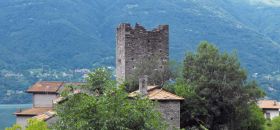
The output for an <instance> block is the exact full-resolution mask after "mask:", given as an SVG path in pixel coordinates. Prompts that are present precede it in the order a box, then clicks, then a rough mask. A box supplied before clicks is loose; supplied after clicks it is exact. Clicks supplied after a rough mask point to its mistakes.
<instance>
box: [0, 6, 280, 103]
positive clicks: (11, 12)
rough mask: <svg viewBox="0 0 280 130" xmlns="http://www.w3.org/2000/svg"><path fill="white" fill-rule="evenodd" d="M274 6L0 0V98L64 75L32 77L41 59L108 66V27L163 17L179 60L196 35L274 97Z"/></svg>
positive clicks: (149, 23)
mask: <svg viewBox="0 0 280 130" xmlns="http://www.w3.org/2000/svg"><path fill="white" fill-rule="evenodd" d="M279 5H280V4H279V2H278V3H277V1H276V0H275V1H274V0H269V1H268V0H172V1H170V0H152V1H151V0H141V1H140V0H91V1H90V0H47V1H46V0H2V1H0V46H1V47H0V70H1V73H0V81H1V83H0V89H1V90H4V91H1V93H2V92H3V93H4V94H0V95H1V96H3V95H4V97H1V98H0V99H2V100H5V101H0V102H11V101H15V102H18V101H22V100H21V99H22V98H19V97H21V96H15V95H14V94H12V95H9V94H8V92H7V90H18V91H22V90H25V89H26V87H28V85H30V84H32V83H34V82H35V81H36V80H40V79H43V80H44V79H52V80H66V79H67V78H66V79H65V76H64V77H63V76H62V78H60V77H59V76H58V77H57V76H56V78H53V77H51V78H50V77H49V76H48V75H45V76H41V77H40V76H37V75H35V76H34V75H33V72H34V69H38V68H44V66H47V68H48V70H52V73H56V72H57V73H59V72H60V71H63V72H65V71H69V69H76V68H91V67H92V66H93V65H106V66H114V62H115V60H114V57H115V30H116V27H117V26H118V24H119V23H122V22H126V23H132V24H134V23H136V22H139V23H140V24H142V25H143V26H145V27H148V28H149V29H151V28H153V27H156V26H157V25H159V24H169V25H170V55H171V58H172V59H177V60H182V59H183V57H184V55H185V53H186V51H193V50H194V49H195V48H196V47H197V44H198V43H199V42H200V41H202V40H207V41H209V42H212V43H215V44H216V45H217V46H218V47H219V48H220V49H221V50H223V51H233V50H236V51H237V52H238V55H239V57H240V59H241V63H242V64H243V65H244V66H245V67H246V68H247V69H248V70H249V72H250V74H254V75H253V76H254V77H255V78H257V79H261V80H262V79H263V80H264V82H263V81H262V82H263V83H264V84H268V86H266V85H264V87H265V89H266V90H267V91H271V92H272V93H270V94H272V96H273V97H278V96H277V95H275V94H274V93H276V92H278V90H280V87H279V88H277V87H276V86H275V85H272V84H271V83H270V81H271V79H273V78H274V79H275V82H276V83H277V81H278V80H277V76H278V70H279V62H280V56H279V55H280V31H279V30H280V24H279V23H280V6H279ZM31 70H32V71H31ZM7 73H8V74H14V76H9V75H8V77H7ZM31 73H32V74H31ZM42 73H43V72H42ZM267 76H271V77H269V78H267ZM273 76H276V77H273ZM18 77H20V78H18ZM265 79H269V81H265ZM68 80H70V79H68ZM7 94H8V95H7ZM5 95H6V96H5ZM17 95H21V92H18V94H17ZM14 97H17V98H14ZM279 97H280V96H279Z"/></svg>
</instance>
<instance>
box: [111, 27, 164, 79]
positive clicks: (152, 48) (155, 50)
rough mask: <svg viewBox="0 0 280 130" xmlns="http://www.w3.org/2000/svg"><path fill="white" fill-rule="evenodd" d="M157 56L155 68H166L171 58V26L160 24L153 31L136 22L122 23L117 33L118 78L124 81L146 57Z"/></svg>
mask: <svg viewBox="0 0 280 130" xmlns="http://www.w3.org/2000/svg"><path fill="white" fill-rule="evenodd" d="M151 58H153V59H154V58H155V60H156V61H157V62H154V63H153V64H155V65H154V69H164V65H165V64H166V63H167V62H168V60H169V27H168V25H159V27H158V28H155V29H153V30H151V31H149V30H146V29H145V28H144V27H143V26H140V25H139V24H136V25H135V27H134V28H133V27H132V26H131V25H130V24H126V23H123V24H120V25H119V27H118V28H117V34H116V78H117V81H119V82H122V81H124V80H127V78H128V77H130V76H131V75H132V74H133V71H134V70H135V68H136V67H137V66H138V65H140V64H141V62H143V61H144V60H145V59H151Z"/></svg>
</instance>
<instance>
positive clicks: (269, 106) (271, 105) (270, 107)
mask: <svg viewBox="0 0 280 130" xmlns="http://www.w3.org/2000/svg"><path fill="white" fill-rule="evenodd" d="M258 106H259V107H260V108H261V109H262V111H263V114H264V117H265V118H266V119H270V120H272V119H273V118H275V117H278V116H279V114H280V104H279V102H277V101H276V100H260V101H258Z"/></svg>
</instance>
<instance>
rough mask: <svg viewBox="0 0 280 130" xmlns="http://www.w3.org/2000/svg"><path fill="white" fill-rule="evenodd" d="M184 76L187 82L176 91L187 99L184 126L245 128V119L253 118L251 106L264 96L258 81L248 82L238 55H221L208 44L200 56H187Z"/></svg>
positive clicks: (200, 50)
mask: <svg viewBox="0 0 280 130" xmlns="http://www.w3.org/2000/svg"><path fill="white" fill-rule="evenodd" d="M183 77H184V80H185V81H184V82H185V83H183V82H182V83H179V85H176V87H175V90H176V89H177V91H175V92H176V93H177V94H178V95H180V96H184V97H185V101H184V103H183V104H182V115H181V121H182V122H181V126H183V127H189V126H193V125H194V126H199V125H203V126H205V127H206V128H209V129H222V128H225V127H226V128H228V129H230V130H239V129H243V128H242V127H243V125H242V124H243V123H244V119H246V117H248V116H251V115H250V112H248V111H249V110H250V105H248V104H254V103H255V102H256V100H257V99H258V98H260V97H262V96H263V95H264V94H263V92H262V91H260V89H259V88H258V86H257V84H256V83H255V82H247V74H246V71H245V69H243V68H242V67H241V66H240V63H239V61H238V58H237V56H236V53H232V54H228V53H220V52H219V50H218V49H217V48H216V47H215V46H214V45H211V44H209V43H208V42H202V43H201V44H200V45H199V47H198V49H197V52H196V53H188V54H187V56H186V59H185V61H184V72H183ZM253 113H254V112H253ZM252 116H255V115H252ZM257 117H258V116H257ZM256 120H259V119H256ZM260 120H261V119H260ZM252 125H254V124H252ZM260 125H262V124H260ZM247 127H250V126H247Z"/></svg>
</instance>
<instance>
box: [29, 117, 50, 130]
mask: <svg viewBox="0 0 280 130" xmlns="http://www.w3.org/2000/svg"><path fill="white" fill-rule="evenodd" d="M25 130H49V129H48V126H47V123H46V122H44V121H40V120H37V119H29V120H28V123H27V126H26V128H25Z"/></svg>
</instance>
